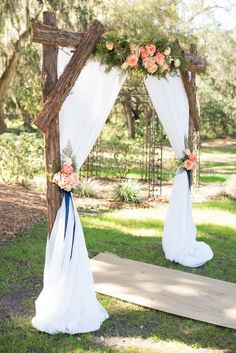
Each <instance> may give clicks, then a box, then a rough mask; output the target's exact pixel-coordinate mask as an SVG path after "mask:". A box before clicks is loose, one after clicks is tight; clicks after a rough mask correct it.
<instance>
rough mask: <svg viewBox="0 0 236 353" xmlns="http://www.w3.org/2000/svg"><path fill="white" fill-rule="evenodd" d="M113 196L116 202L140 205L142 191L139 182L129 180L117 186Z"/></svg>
mask: <svg viewBox="0 0 236 353" xmlns="http://www.w3.org/2000/svg"><path fill="white" fill-rule="evenodd" d="M113 196H114V199H115V200H116V201H124V202H131V203H140V202H141V201H142V198H143V196H142V189H141V187H140V184H139V183H138V181H137V180H132V179H128V180H125V181H123V182H122V183H120V184H118V185H116V186H115V188H114V190H113Z"/></svg>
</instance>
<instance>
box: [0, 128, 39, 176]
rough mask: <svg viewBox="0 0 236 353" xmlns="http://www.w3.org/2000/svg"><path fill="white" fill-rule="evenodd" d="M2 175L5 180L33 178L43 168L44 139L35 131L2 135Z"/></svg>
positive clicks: (0, 165) (0, 174)
mask: <svg viewBox="0 0 236 353" xmlns="http://www.w3.org/2000/svg"><path fill="white" fill-rule="evenodd" d="M0 156H1V157H0V177H1V179H2V180H3V181H5V182H12V181H22V180H25V179H32V178H33V177H34V176H35V175H36V174H38V173H39V172H40V171H42V170H43V164H44V162H43V140H42V138H41V137H38V136H37V135H36V134H35V133H21V134H20V135H16V134H13V133H8V134H7V133H5V134H4V135H0Z"/></svg>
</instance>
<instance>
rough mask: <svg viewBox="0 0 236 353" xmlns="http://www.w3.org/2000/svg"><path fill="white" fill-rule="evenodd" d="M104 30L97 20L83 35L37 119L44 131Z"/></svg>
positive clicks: (36, 122)
mask: <svg viewBox="0 0 236 353" xmlns="http://www.w3.org/2000/svg"><path fill="white" fill-rule="evenodd" d="M103 31H104V27H103V25H102V24H101V23H100V22H99V21H96V20H95V21H94V22H93V23H92V25H91V26H90V27H89V29H88V31H87V32H86V33H85V34H84V36H83V37H82V39H81V41H80V43H79V45H78V47H77V49H76V50H75V53H74V55H73V56H72V58H71V59H70V61H69V63H68V64H67V66H66V67H65V69H64V72H63V74H62V75H61V77H60V78H59V80H58V81H57V83H56V84H55V87H54V89H53V90H52V91H51V92H50V93H49V95H48V97H47V99H46V101H45V102H44V104H43V107H42V110H41V112H40V113H39V115H38V116H37V117H36V119H35V125H36V126H37V127H38V128H39V129H40V130H42V131H43V132H46V131H47V129H48V127H49V126H50V124H51V122H52V121H53V120H54V116H55V114H56V113H58V112H59V111H60V108H61V106H62V104H63V102H64V101H65V99H66V97H67V96H68V94H69V93H70V91H71V89H72V88H73V86H74V84H75V81H76V80H77V78H78V76H79V74H80V72H81V71H82V69H83V67H84V65H85V64H86V61H87V60H88V58H89V56H90V55H91V54H92V52H93V50H94V47H95V45H96V41H97V39H98V38H99V37H100V36H101V35H102V33H103Z"/></svg>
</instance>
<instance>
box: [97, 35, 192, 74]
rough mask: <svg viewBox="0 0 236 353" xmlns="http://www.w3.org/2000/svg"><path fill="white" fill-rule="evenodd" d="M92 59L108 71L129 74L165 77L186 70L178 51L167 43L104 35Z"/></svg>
mask: <svg viewBox="0 0 236 353" xmlns="http://www.w3.org/2000/svg"><path fill="white" fill-rule="evenodd" d="M95 57H97V58H98V59H99V60H100V61H101V62H102V63H103V64H105V65H107V67H108V70H110V69H112V67H118V68H120V69H121V70H123V71H125V72H126V73H128V74H130V75H143V76H146V75H148V74H149V75H155V76H158V77H160V78H161V77H165V76H166V75H167V74H168V73H172V74H177V72H178V69H179V68H185V67H186V60H185V58H184V56H183V53H182V52H181V50H180V49H179V48H178V47H177V46H176V45H175V44H174V43H168V42H167V41H166V40H163V39H160V40H154V39H150V38H149V39H146V41H145V40H141V41H138V39H130V38H128V37H126V36H124V37H118V36H115V35H113V34H106V35H105V36H104V37H103V38H102V39H101V40H100V41H99V42H98V43H97V46H96V51H95Z"/></svg>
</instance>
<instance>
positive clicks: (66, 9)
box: [0, 0, 236, 137]
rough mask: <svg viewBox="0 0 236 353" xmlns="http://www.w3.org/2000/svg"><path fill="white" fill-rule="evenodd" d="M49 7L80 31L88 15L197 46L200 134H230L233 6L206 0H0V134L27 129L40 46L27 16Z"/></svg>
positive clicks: (114, 26) (235, 128)
mask: <svg viewBox="0 0 236 353" xmlns="http://www.w3.org/2000/svg"><path fill="white" fill-rule="evenodd" d="M44 10H49V11H54V12H56V14H57V18H58V26H60V27H62V28H72V29H73V30H78V31H85V30H86V29H87V27H88V25H89V23H90V22H91V20H92V19H93V18H98V19H99V20H100V21H101V22H103V23H104V24H105V25H106V28H107V30H114V31H116V32H118V33H119V34H122V33H127V32H129V33H130V34H138V33H140V32H144V33H149V34H151V35H152V36H156V37H158V36H160V35H161V36H163V35H166V36H167V37H168V38H169V39H173V40H174V39H175V38H179V39H180V41H181V43H182V45H183V46H186V47H188V46H189V44H190V43H191V42H196V43H198V48H199V52H200V53H201V54H202V55H203V56H205V57H206V58H207V61H208V69H207V72H206V73H205V74H204V75H201V76H200V77H198V86H199V98H200V106H201V115H202V133H203V135H204V136H206V137H217V136H222V135H234V134H235V133H236V113H235V109H234V108H235V102H234V96H235V91H236V67H235V65H234V62H235V59H236V54H235V42H236V30H235V27H234V26H233V25H231V24H230V21H232V18H233V15H234V12H235V11H236V10H235V3H234V4H233V2H231V1H216V0H215V1H207V0H149V1H146V2H144V1H142V0H132V1H130V0H120V1H119V3H118V4H117V2H116V1H115V0H89V1H85V0H80V1H78V0H77V1H76V0H67V1H65V0H62V1H55V0H47V1H46V0H38V1H30V0H19V1H16V0H3V1H1V4H0V35H1V44H0V132H5V131H12V130H13V131H17V132H21V131H32V130H34V128H33V126H32V120H33V117H34V116H35V115H36V114H37V112H38V111H39V109H40V102H41V93H40V55H41V45H35V44H32V43H31V40H30V21H31V20H37V19H38V20H41V14H42V11H44Z"/></svg>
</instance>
